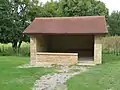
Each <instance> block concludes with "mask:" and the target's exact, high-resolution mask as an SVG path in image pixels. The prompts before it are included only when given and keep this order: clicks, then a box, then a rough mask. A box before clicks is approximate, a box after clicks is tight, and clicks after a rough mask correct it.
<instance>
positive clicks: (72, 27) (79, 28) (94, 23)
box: [24, 16, 108, 34]
mask: <svg viewBox="0 0 120 90" xmlns="http://www.w3.org/2000/svg"><path fill="white" fill-rule="evenodd" d="M107 32H108V31H107V28H106V20H105V17H104V16H81V17H52V18H35V19H34V20H33V22H32V23H31V24H30V25H29V26H28V27H27V28H26V29H25V31H24V33H25V34H103V33H107Z"/></svg>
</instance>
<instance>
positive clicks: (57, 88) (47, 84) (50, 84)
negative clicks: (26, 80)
mask: <svg viewBox="0 0 120 90" xmlns="http://www.w3.org/2000/svg"><path fill="white" fill-rule="evenodd" d="M85 70H86V67H71V68H70V67H67V66H65V67H61V69H60V70H59V71H58V72H59V73H54V74H48V75H44V76H42V77H41V78H40V79H39V80H36V82H35V84H34V87H33V89H32V90H67V86H66V85H65V83H66V81H67V80H68V79H69V78H71V77H73V76H74V75H77V74H80V72H83V71H85Z"/></svg>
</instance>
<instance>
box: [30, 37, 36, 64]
mask: <svg viewBox="0 0 120 90" xmlns="http://www.w3.org/2000/svg"><path fill="white" fill-rule="evenodd" d="M30 64H31V65H36V37H34V36H31V37H30Z"/></svg>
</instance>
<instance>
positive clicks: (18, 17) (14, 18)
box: [0, 0, 38, 49]
mask: <svg viewBox="0 0 120 90" xmlns="http://www.w3.org/2000/svg"><path fill="white" fill-rule="evenodd" d="M36 6H38V0H1V2H0V14H1V17H0V19H1V20H0V42H1V43H12V46H13V48H15V49H16V48H19V47H20V45H21V43H22V41H26V40H27V38H26V37H27V36H25V35H23V31H24V29H25V28H26V27H27V26H28V25H29V23H30V20H31V18H32V17H33V16H32V15H31V14H30V11H31V9H33V8H35V7H36Z"/></svg>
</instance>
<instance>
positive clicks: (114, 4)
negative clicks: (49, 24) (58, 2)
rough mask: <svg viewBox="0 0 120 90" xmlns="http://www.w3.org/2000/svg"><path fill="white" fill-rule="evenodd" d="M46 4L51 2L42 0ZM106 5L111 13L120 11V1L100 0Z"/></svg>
mask: <svg viewBox="0 0 120 90" xmlns="http://www.w3.org/2000/svg"><path fill="white" fill-rule="evenodd" d="M40 1H41V2H43V3H45V2H47V1H50V0H40ZM100 1H102V2H104V3H105V4H106V7H107V8H109V12H110V13H111V12H112V11H113V10H118V11H120V0H100Z"/></svg>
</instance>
